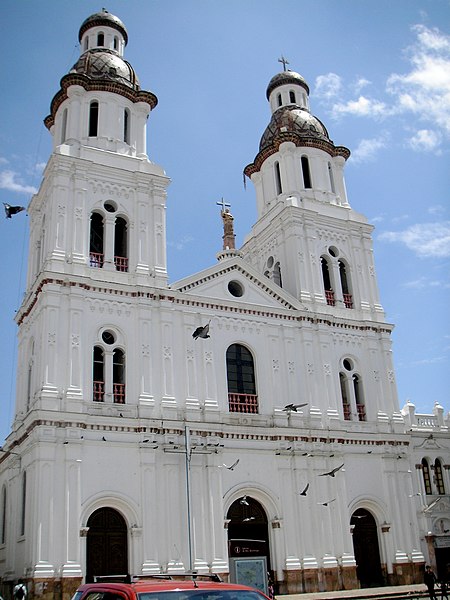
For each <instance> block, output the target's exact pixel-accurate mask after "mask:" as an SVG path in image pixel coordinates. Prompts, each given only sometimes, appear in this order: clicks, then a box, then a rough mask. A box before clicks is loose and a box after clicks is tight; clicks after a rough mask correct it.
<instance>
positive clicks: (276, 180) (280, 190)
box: [274, 161, 283, 196]
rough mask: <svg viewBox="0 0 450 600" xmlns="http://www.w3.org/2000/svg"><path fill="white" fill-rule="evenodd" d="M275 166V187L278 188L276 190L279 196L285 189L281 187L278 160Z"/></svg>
mask: <svg viewBox="0 0 450 600" xmlns="http://www.w3.org/2000/svg"><path fill="white" fill-rule="evenodd" d="M274 168H275V188H276V192H277V196H278V195H279V194H281V192H282V191H283V190H282V187H281V172H280V163H279V162H278V161H277V162H276V163H275V165H274Z"/></svg>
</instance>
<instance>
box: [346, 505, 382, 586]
mask: <svg viewBox="0 0 450 600" xmlns="http://www.w3.org/2000/svg"><path fill="white" fill-rule="evenodd" d="M350 525H351V526H353V550H354V553H355V560H356V574H357V577H358V579H359V583H360V585H361V587H362V588H367V587H378V586H382V585H384V583H385V582H384V580H383V574H382V571H381V561H380V549H379V546H378V531H377V524H376V521H375V519H374V517H373V515H372V514H371V513H370V512H369V511H368V510H366V509H364V508H359V509H358V510H356V511H355V512H354V513H353V515H352V518H351V519H350Z"/></svg>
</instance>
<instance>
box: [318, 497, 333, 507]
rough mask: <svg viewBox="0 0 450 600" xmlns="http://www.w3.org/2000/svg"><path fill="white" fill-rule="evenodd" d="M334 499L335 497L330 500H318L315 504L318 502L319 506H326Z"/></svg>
mask: <svg viewBox="0 0 450 600" xmlns="http://www.w3.org/2000/svg"><path fill="white" fill-rule="evenodd" d="M335 500H336V498H333V499H332V500H327V501H326V502H318V503H317V504H320V505H321V506H328V505H329V504H331V503H332V502H334V501H335Z"/></svg>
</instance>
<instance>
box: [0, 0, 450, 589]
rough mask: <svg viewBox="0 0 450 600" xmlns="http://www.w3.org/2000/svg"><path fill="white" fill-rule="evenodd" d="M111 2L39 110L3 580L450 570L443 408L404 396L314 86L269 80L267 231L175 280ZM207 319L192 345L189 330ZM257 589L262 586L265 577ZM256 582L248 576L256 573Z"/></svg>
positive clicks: (366, 250)
mask: <svg viewBox="0 0 450 600" xmlns="http://www.w3.org/2000/svg"><path fill="white" fill-rule="evenodd" d="M127 40H128V33H127V30H126V28H125V26H124V24H123V23H122V21H121V20H120V19H118V18H117V17H115V16H114V15H112V14H110V13H108V12H107V11H106V10H103V11H101V12H99V13H96V14H94V15H92V16H90V17H88V18H87V19H86V20H85V21H84V23H83V24H82V25H81V28H80V31H79V42H80V48H81V53H80V58H79V60H78V61H77V63H76V64H75V65H74V67H73V68H72V69H71V70H70V72H69V73H68V74H66V75H65V76H64V77H63V78H62V80H61V88H60V90H59V91H58V92H57V93H56V95H55V96H54V98H53V100H52V102H51V107H50V114H49V115H48V116H47V118H46V119H45V124H46V126H47V128H48V129H49V131H50V133H51V135H52V138H53V151H52V154H51V156H50V159H49V161H48V164H47V166H46V169H45V172H44V177H43V181H42V184H41V186H40V189H39V191H38V193H37V194H36V195H35V196H34V197H33V198H32V200H31V203H30V205H29V207H28V214H29V219H30V245H29V260H28V276H27V287H26V293H25V297H24V300H23V302H22V305H21V306H20V308H19V310H18V311H17V315H16V322H17V325H18V341H19V344H18V373H17V397H16V408H15V418H14V423H13V427H12V431H11V433H10V435H9V436H8V438H7V440H6V442H5V444H4V446H3V448H2V450H1V452H0V578H1V584H0V593H1V595H2V596H3V597H4V598H6V599H8V598H9V597H10V591H11V586H12V584H13V582H16V581H17V579H18V578H23V579H24V580H25V581H26V583H27V586H28V590H29V594H30V597H31V598H34V597H45V598H48V599H49V600H50V599H53V598H55V599H56V598H58V599H59V598H64V599H65V600H68V599H69V598H70V596H71V594H72V593H73V591H74V590H75V589H76V587H77V586H78V585H79V584H80V582H82V581H86V580H87V581H91V580H93V578H95V576H100V575H112V574H118V575H119V574H120V575H124V574H131V575H138V574H149V575H150V574H159V573H172V574H177V573H183V572H185V571H191V570H196V571H198V572H200V573H202V572H204V573H218V574H219V575H221V576H222V577H224V578H226V579H229V580H234V581H241V580H242V577H243V575H242V573H243V572H248V571H250V572H252V573H253V574H254V576H255V577H257V576H258V577H259V579H258V582H261V585H262V586H263V587H264V585H265V576H266V574H267V573H270V574H271V577H272V578H273V580H274V582H275V584H276V589H277V591H278V592H279V593H300V592H311V591H324V590H334V589H350V588H355V587H369V586H374V585H386V584H389V585H396V584H407V583H417V582H422V576H423V568H424V564H425V563H431V564H432V565H433V567H434V568H435V569H436V570H437V571H438V572H439V573H440V575H441V576H443V573H444V572H445V569H446V568H447V564H449V563H450V535H449V532H450V476H449V469H450V439H449V425H450V420H449V417H448V416H445V415H444V411H443V409H442V407H440V406H439V405H436V406H435V409H434V413H433V414H432V415H418V414H416V412H415V407H414V405H412V404H410V403H408V404H407V405H406V406H405V407H403V408H400V407H399V402H398V397H397V390H396V383H395V374H394V368H393V363H392V351H391V332H392V329H393V326H392V325H391V324H390V323H388V322H387V321H386V319H385V314H384V311H383V308H382V305H381V302H380V298H379V294H378V286H377V277H376V273H375V268H374V262H373V247H372V238H371V233H372V229H373V228H372V226H371V225H370V224H369V223H368V221H367V219H366V218H365V217H364V216H363V215H361V214H359V213H358V212H356V211H355V210H354V209H353V208H352V207H351V205H350V201H349V199H348V198H347V194H346V189H345V183H344V168H345V162H346V160H347V158H348V157H349V156H350V151H349V150H348V149H347V148H345V147H343V146H336V145H335V144H334V143H333V141H332V140H331V139H330V137H329V134H328V132H327V129H326V127H325V126H324V124H323V123H322V122H321V121H320V120H319V119H318V118H317V117H315V116H313V114H312V112H311V110H310V106H309V88H308V84H307V82H306V81H305V80H304V79H303V77H301V76H300V75H299V74H298V73H295V72H293V71H288V70H284V71H282V72H280V73H278V74H276V75H275V76H274V77H273V78H272V79H271V81H270V82H269V85H268V88H267V100H268V102H269V105H270V111H271V119H270V123H269V125H268V126H267V128H266V130H265V131H264V133H263V136H262V138H261V142H260V146H259V151H258V154H257V155H256V157H255V158H254V159H253V161H252V162H251V163H249V164H248V165H247V166H246V167H245V169H244V173H245V176H246V177H247V180H248V182H250V181H251V183H252V184H253V185H254V187H255V190H256V203H257V221H256V223H255V224H254V226H253V228H252V230H251V231H250V232H249V234H248V235H247V237H246V239H245V241H244V243H243V245H242V247H241V248H239V249H237V248H235V239H234V229H233V217H232V215H231V213H230V212H229V210H228V209H227V208H226V206H225V205H223V207H222V211H221V215H222V218H223V223H224V238H223V250H222V252H220V253H219V254H218V256H217V259H218V260H217V262H216V263H215V264H213V265H212V266H211V267H210V268H208V269H206V270H204V271H202V272H200V273H195V274H193V275H192V276H190V277H186V278H185V279H183V280H182V281H178V282H175V283H169V274H168V272H167V263H166V221H165V215H166V196H167V187H168V184H169V178H168V176H167V175H166V173H165V171H164V169H163V168H162V167H160V166H158V165H156V164H154V163H153V162H151V160H150V159H149V157H148V154H147V147H146V127H147V118H148V117H149V115H150V119H149V122H150V124H151V114H150V113H151V111H152V110H153V109H154V108H155V107H156V105H157V98H156V96H155V95H154V94H153V93H151V92H149V91H144V90H143V89H141V87H140V83H139V80H138V77H137V75H136V73H135V72H134V70H133V68H132V66H131V65H130V64H129V63H128V62H126V60H125V59H124V50H125V46H126V44H127ZM197 329H198V331H197V334H198V335H199V336H198V337H196V338H195V337H194V336H193V332H194V331H196V330H197ZM256 581H257V580H256V579H255V582H254V583H256ZM250 583H251V582H250Z"/></svg>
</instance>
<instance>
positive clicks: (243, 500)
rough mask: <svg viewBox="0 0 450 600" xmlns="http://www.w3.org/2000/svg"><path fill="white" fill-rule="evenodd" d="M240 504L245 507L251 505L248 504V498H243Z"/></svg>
mask: <svg viewBox="0 0 450 600" xmlns="http://www.w3.org/2000/svg"><path fill="white" fill-rule="evenodd" d="M239 504H243V505H244V506H249V503H248V502H247V496H242V498H241V499H240V500H239Z"/></svg>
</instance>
